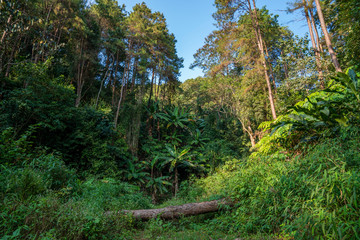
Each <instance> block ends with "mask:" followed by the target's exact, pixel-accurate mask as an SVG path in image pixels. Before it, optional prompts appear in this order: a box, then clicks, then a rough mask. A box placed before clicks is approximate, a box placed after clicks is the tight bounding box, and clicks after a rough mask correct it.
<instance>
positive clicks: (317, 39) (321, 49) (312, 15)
mask: <svg viewBox="0 0 360 240" xmlns="http://www.w3.org/2000/svg"><path fill="white" fill-rule="evenodd" d="M306 2H307V3H308V4H309V2H308V0H306ZM309 12H310V19H311V24H312V26H313V28H314V32H315V36H316V46H317V49H318V51H319V52H320V53H323V52H324V49H323V47H322V45H321V42H320V37H319V32H318V30H317V27H316V24H315V20H314V13H313V10H312V8H309Z"/></svg>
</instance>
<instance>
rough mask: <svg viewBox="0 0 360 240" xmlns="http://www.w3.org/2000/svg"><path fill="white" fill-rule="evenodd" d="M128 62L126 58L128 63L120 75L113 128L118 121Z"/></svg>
mask: <svg viewBox="0 0 360 240" xmlns="http://www.w3.org/2000/svg"><path fill="white" fill-rule="evenodd" d="M129 64H130V60H128V63H127V64H126V65H125V68H124V73H123V77H122V81H121V90H120V98H119V101H118V106H117V109H116V114H115V119H114V128H115V129H116V127H117V122H118V119H119V112H120V107H121V101H122V98H123V94H124V83H125V80H126V75H127V72H128V68H129Z"/></svg>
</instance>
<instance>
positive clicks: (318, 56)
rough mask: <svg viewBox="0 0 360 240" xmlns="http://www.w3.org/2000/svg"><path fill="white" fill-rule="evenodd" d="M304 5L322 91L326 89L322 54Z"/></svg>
mask: <svg viewBox="0 0 360 240" xmlns="http://www.w3.org/2000/svg"><path fill="white" fill-rule="evenodd" d="M303 4H304V13H305V18H306V22H307V24H308V27H309V33H310V39H311V44H312V47H313V49H314V53H315V63H316V67H317V70H318V73H319V80H320V87H321V89H324V88H325V83H324V74H323V71H322V68H321V62H320V52H319V49H318V46H317V45H316V42H315V37H314V32H313V28H312V25H311V21H310V17H309V12H308V9H307V7H306V2H305V0H303Z"/></svg>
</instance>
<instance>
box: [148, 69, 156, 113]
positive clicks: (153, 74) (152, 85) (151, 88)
mask: <svg viewBox="0 0 360 240" xmlns="http://www.w3.org/2000/svg"><path fill="white" fill-rule="evenodd" d="M154 79H155V68H153V70H152V77H151V86H150V94H149V100H148V107H150V101H151V98H152V94H153V88H154Z"/></svg>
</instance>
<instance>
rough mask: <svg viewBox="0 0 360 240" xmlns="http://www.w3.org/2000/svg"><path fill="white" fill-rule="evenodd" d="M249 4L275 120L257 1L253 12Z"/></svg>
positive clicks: (273, 115) (274, 114)
mask: <svg viewBox="0 0 360 240" xmlns="http://www.w3.org/2000/svg"><path fill="white" fill-rule="evenodd" d="M248 4H249V11H250V16H251V20H252V23H253V28H254V32H255V36H256V40H257V44H258V48H259V51H260V55H261V61H262V65H263V67H264V74H265V80H266V84H267V87H268V94H269V102H270V108H271V114H272V117H273V119H274V120H275V119H276V118H277V116H276V110H275V103H274V96H273V93H272V89H271V82H270V77H269V74H268V70H267V63H266V59H265V51H264V45H263V38H262V35H261V30H260V27H259V21H258V18H257V10H256V5H255V0H253V5H254V10H252V8H251V3H250V0H248Z"/></svg>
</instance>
